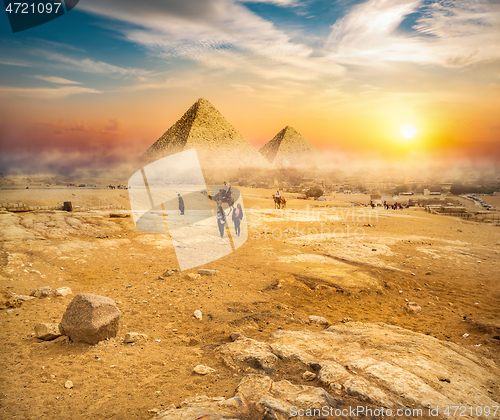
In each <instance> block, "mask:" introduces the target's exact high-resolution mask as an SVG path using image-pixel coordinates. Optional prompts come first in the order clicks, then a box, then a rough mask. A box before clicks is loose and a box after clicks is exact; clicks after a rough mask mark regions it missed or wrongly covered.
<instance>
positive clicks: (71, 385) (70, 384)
mask: <svg viewBox="0 0 500 420" xmlns="http://www.w3.org/2000/svg"><path fill="white" fill-rule="evenodd" d="M64 388H66V389H71V388H73V382H71V381H66V383H65V384H64Z"/></svg>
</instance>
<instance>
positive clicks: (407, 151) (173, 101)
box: [0, 0, 500, 174]
mask: <svg viewBox="0 0 500 420" xmlns="http://www.w3.org/2000/svg"><path fill="white" fill-rule="evenodd" d="M200 97H204V98H206V99H208V100H209V101H210V102H211V103H212V104H213V105H214V106H215V107H216V108H217V109H218V110H219V111H220V112H221V113H222V115H224V116H225V117H226V118H227V120H228V121H229V122H230V123H231V124H232V125H233V126H234V127H235V128H236V129H237V130H238V131H239V132H240V133H241V134H242V135H243V137H245V138H246V139H247V140H248V141H249V142H250V143H251V144H252V145H254V146H255V147H256V148H260V147H262V146H263V145H264V144H265V143H266V142H267V141H269V140H271V139H272V138H273V137H274V136H275V135H276V134H277V133H278V132H279V131H280V130H281V129H282V128H284V127H285V126H287V125H289V126H292V127H294V128H295V129H296V130H297V131H299V132H300V133H301V134H302V135H303V136H304V137H305V138H306V139H307V140H308V141H309V142H311V143H312V144H313V145H314V146H316V147H317V148H318V149H320V150H322V151H323V152H324V153H325V154H327V155H328V156H331V158H332V164H333V163H335V162H338V161H339V160H340V159H343V160H344V161H347V162H349V161H350V160H354V159H374V160H382V161H385V160H387V161H392V162H394V161H396V162H397V161H400V162H403V161H407V160H409V161H411V160H418V159H425V160H436V161H447V162H464V161H471V162H476V163H482V162H484V163H494V164H498V163H499V161H500V1H498V0H492V1H482V0H478V1H473V0H454V1H451V0H444V1H429V0H407V1H400V0H368V1H359V0H340V1H326V0H321V1H319V0H304V1H301V0H253V1H239V0H183V1H178V0H142V1H131V0H107V1H103V0H81V1H80V2H79V3H78V5H77V6H76V7H75V8H74V9H73V10H71V12H69V13H67V14H65V15H64V16H62V17H60V18H57V19H55V20H53V21H51V22H48V23H46V24H43V25H40V26H38V27H34V28H31V29H28V30H25V31H22V32H17V33H12V31H11V28H10V24H9V21H8V17H7V12H5V10H0V152H1V155H0V171H10V170H21V171H42V172H59V173H66V174H69V173H71V172H72V171H74V170H76V169H81V168H87V169H92V170H98V169H105V168H106V169H113V168H118V167H120V165H122V164H124V163H126V162H128V161H132V160H134V159H137V157H138V156H140V155H141V154H142V153H143V152H144V151H145V150H146V149H147V148H148V147H149V146H150V145H151V144H153V143H154V142H155V141H156V140H157V139H158V138H159V137H160V136H161V135H162V134H163V133H164V132H165V131H166V130H167V129H168V128H169V127H170V126H171V125H172V124H174V123H175V122H176V121H177V120H178V119H179V118H180V117H181V116H182V115H183V114H184V112H185V111H186V110H187V109H188V108H189V107H190V106H191V105H192V104H193V103H194V102H195V101H196V100H197V99H198V98H200ZM403 126H411V127H413V132H415V131H416V134H415V135H414V137H413V138H406V137H405V136H404V134H402V132H401V130H402V127H403ZM410 131H412V130H410Z"/></svg>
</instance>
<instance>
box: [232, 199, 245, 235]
mask: <svg viewBox="0 0 500 420" xmlns="http://www.w3.org/2000/svg"><path fill="white" fill-rule="evenodd" d="M242 219H243V209H242V208H241V204H240V203H238V205H237V206H236V208H235V209H234V211H233V223H234V232H235V233H236V235H238V236H240V224H241V220H242Z"/></svg>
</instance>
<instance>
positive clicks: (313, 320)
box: [309, 315, 330, 326]
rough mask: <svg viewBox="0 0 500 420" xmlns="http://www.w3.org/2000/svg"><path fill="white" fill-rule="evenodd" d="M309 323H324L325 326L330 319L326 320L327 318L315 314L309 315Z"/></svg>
mask: <svg viewBox="0 0 500 420" xmlns="http://www.w3.org/2000/svg"><path fill="white" fill-rule="evenodd" d="M309 323H310V324H316V325H325V326H328V325H330V321H328V319H326V318H323V317H322V316H317V315H309Z"/></svg>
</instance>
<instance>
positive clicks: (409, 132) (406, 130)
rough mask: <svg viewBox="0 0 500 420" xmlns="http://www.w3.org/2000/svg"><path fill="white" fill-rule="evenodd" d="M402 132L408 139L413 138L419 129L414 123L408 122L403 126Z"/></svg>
mask: <svg viewBox="0 0 500 420" xmlns="http://www.w3.org/2000/svg"><path fill="white" fill-rule="evenodd" d="M401 134H402V135H403V136H404V137H405V138H407V139H412V138H413V137H415V134H417V129H416V128H415V127H414V126H413V125H409V124H407V125H404V126H403V127H401Z"/></svg>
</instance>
